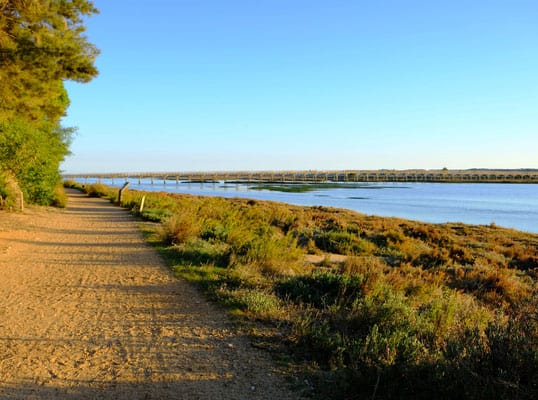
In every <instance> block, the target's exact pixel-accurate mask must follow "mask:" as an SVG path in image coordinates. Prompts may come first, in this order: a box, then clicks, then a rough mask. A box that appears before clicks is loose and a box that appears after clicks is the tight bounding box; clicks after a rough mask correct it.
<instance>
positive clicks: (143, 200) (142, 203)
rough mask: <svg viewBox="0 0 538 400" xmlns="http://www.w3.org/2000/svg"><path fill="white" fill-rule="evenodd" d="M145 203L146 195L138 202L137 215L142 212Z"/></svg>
mask: <svg viewBox="0 0 538 400" xmlns="http://www.w3.org/2000/svg"><path fill="white" fill-rule="evenodd" d="M145 201H146V195H144V196H142V200H140V209H139V210H138V212H139V213H142V211H144V203H145Z"/></svg>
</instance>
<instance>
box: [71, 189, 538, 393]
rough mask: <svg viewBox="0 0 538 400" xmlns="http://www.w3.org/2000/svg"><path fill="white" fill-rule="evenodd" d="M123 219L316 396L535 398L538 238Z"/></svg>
mask: <svg viewBox="0 0 538 400" xmlns="http://www.w3.org/2000/svg"><path fill="white" fill-rule="evenodd" d="M70 185H71V186H75V187H76V186H79V185H78V184H76V183H70ZM85 190H86V191H87V192H88V193H92V194H93V195H100V196H107V197H109V198H111V200H115V196H116V190H115V189H112V188H108V187H105V186H98V185H93V186H89V187H86V188H85ZM143 196H145V208H144V210H143V211H142V213H139V212H138V210H139V209H140V202H141V199H142V197H143ZM123 206H125V207H127V208H129V209H131V210H132V211H133V212H134V213H139V214H141V216H142V217H143V218H146V219H149V220H152V221H156V222H159V223H160V224H159V227H160V228H159V229H158V232H157V233H156V234H155V235H154V240H155V241H156V242H157V243H159V245H160V246H161V248H162V249H163V251H164V252H165V253H166V254H167V256H168V259H169V260H170V262H171V264H172V268H173V269H174V271H175V272H176V273H177V274H178V275H180V276H182V277H184V278H187V279H189V280H191V281H194V282H196V283H198V284H199V285H200V287H202V288H203V290H204V291H205V292H206V293H207V294H208V295H209V296H211V297H212V298H213V299H215V300H217V301H219V302H221V303H222V304H224V305H226V306H227V307H228V309H229V310H230V312H231V313H232V314H234V315H236V316H237V317H238V320H240V321H242V324H243V327H244V329H246V330H248V331H249V332H250V334H251V335H252V337H253V342H254V343H255V345H257V346H260V347H265V348H270V349H272V350H273V351H275V354H278V355H279V357H280V358H281V359H282V360H283V361H285V362H286V363H288V365H290V368H296V369H297V371H300V373H302V374H304V379H301V380H300V381H301V382H307V385H306V386H307V388H305V387H303V388H302V389H303V390H307V392H308V391H310V393H311V394H312V395H314V396H320V397H322V398H323V397H325V398H327V396H330V397H331V398H340V399H348V398H378V399H382V398H386V399H388V398H409V399H416V398H458V397H460V398H472V399H482V398H497V399H500V398H519V399H532V398H536V397H537V396H538V290H537V288H538V286H537V279H538V235H533V234H527V233H523V232H519V231H516V230H509V229H504V228H498V227H496V226H494V225H491V226H473V225H464V224H425V223H420V222H414V221H409V220H403V219H396V218H382V217H374V216H365V215H361V214H358V213H356V212H352V211H347V210H342V209H333V208H325V207H299V206H291V205H287V204H281V203H275V202H264V201H255V200H248V199H224V198H218V197H197V196H190V195H178V194H168V193H148V192H145V193H144V192H137V191H130V192H128V193H127V194H126V195H124V203H123ZM335 255H339V257H335Z"/></svg>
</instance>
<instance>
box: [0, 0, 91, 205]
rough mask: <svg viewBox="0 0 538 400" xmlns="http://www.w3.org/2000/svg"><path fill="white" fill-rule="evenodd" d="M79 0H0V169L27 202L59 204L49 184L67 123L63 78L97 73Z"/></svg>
mask: <svg viewBox="0 0 538 400" xmlns="http://www.w3.org/2000/svg"><path fill="white" fill-rule="evenodd" d="M95 12H96V9H95V8H94V6H93V4H92V3H91V2H89V1H85V0H69V1H63V0H51V1H20V0H16V1H2V2H0V172H3V173H4V174H8V175H9V176H10V177H11V178H12V179H14V180H15V181H16V182H17V185H18V186H19V187H20V188H21V189H22V191H23V192H24V194H25V199H26V200H27V201H30V202H33V203H37V204H61V202H62V199H61V198H58V197H57V196H58V194H59V193H60V192H58V191H57V190H56V189H55V188H56V187H57V186H58V184H59V183H60V175H59V170H58V169H59V164H60V162H61V161H62V160H63V158H64V157H65V155H66V154H67V153H68V146H69V143H70V138H71V135H72V134H73V129H71V128H62V127H61V126H60V122H59V121H60V118H61V117H62V116H63V115H64V114H65V111H66V109H67V106H68V105H69V99H68V97H67V93H66V91H65V88H64V83H63V82H64V80H66V79H69V80H75V81H80V82H87V81H89V80H90V79H91V78H92V77H94V76H95V75H96V74H97V70H96V69H95V67H94V65H93V62H94V59H95V57H96V55H97V51H96V49H95V48H94V46H93V45H91V44H90V43H88V42H87V40H86V38H85V37H84V36H83V32H84V25H83V18H84V17H85V16H90V15H92V14H93V13H95Z"/></svg>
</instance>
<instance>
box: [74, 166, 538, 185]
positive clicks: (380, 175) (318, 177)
mask: <svg viewBox="0 0 538 400" xmlns="http://www.w3.org/2000/svg"><path fill="white" fill-rule="evenodd" d="M64 178H65V179H91V178H93V179H97V180H101V179H125V180H138V181H141V180H143V179H149V180H151V181H152V182H153V181H154V180H162V181H176V182H180V181H190V182H193V181H202V182H209V181H247V182H447V183H457V182H463V183H538V170H530V169H529V170H478V169H476V170H475V169H473V170H345V171H344V170H342V171H235V172H132V173H126V172H121V173H83V174H64Z"/></svg>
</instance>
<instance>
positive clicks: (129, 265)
mask: <svg viewBox="0 0 538 400" xmlns="http://www.w3.org/2000/svg"><path fill="white" fill-rule="evenodd" d="M140 224H141V222H140V221H138V220H137V219H135V218H134V217H132V216H131V215H130V214H129V213H128V212H127V211H125V210H123V209H121V208H119V207H115V206H113V205H111V204H110V203H109V202H107V201H105V200H103V199H95V198H88V197H86V196H85V195H83V194H81V193H78V192H74V191H70V192H69V203H68V207H67V208H66V209H63V210H62V209H52V208H40V207H32V208H27V209H26V211H24V212H23V213H6V212H0V299H1V302H0V398H2V399H53V398H54V399H58V398H60V399H292V398H297V397H298V396H297V395H296V394H294V393H293V392H291V391H289V389H288V387H287V384H286V382H285V381H284V379H283V377H282V376H281V375H280V374H278V373H277V372H276V370H275V368H274V363H273V361H272V360H271V358H270V356H269V354H267V353H266V352H264V351H263V350H260V349H257V348H254V347H253V346H251V344H250V342H249V340H248V339H247V338H246V337H244V336H241V335H239V334H237V333H236V331H235V330H234V329H233V326H232V324H231V322H230V320H229V319H228V317H227V316H226V314H225V313H224V311H222V310H221V309H219V308H218V307H216V306H215V305H213V304H212V303H210V302H208V301H207V300H206V299H205V298H204V297H203V296H202V295H200V294H199V293H198V292H197V290H196V289H195V288H193V287H192V286H191V285H190V284H188V283H186V282H184V281H182V280H180V279H178V278H176V277H174V276H173V275H172V273H171V272H170V271H169V270H168V269H167V267H166V266H165V265H164V263H163V261H162V260H161V259H160V257H159V255H158V254H157V253H156V252H155V250H154V249H152V248H151V247H149V246H148V245H147V244H146V243H145V242H144V239H143V237H142V234H141V231H140V229H139V228H140Z"/></svg>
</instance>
